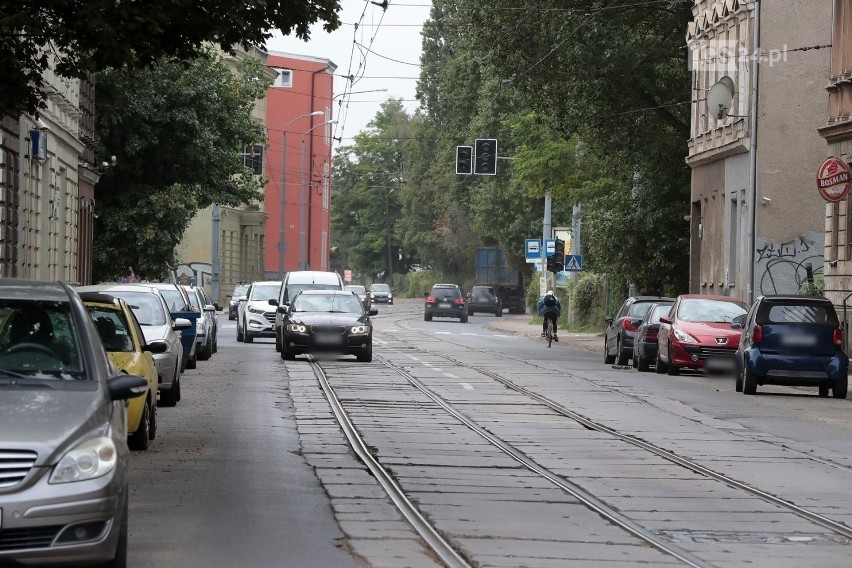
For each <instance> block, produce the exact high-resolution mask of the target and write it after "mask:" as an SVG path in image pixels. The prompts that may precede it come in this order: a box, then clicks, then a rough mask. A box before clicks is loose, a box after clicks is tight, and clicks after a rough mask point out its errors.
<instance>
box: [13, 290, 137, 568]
mask: <svg viewBox="0 0 852 568" xmlns="http://www.w3.org/2000/svg"><path fill="white" fill-rule="evenodd" d="M147 388H148V387H147V382H146V380H145V379H144V378H142V377H136V376H132V375H126V374H118V373H117V372H116V371H115V369H114V367H113V366H112V365H111V364H110V362H109V359H108V358H107V355H106V352H105V351H104V346H103V344H102V343H101V339H100V337H99V336H98V333H97V331H96V330H95V327H94V325H93V323H92V320H91V317H90V316H89V312H88V311H87V310H86V308H85V306H84V305H83V302H82V301H81V300H80V297H79V296H78V295H77V293H76V292H75V291H74V289H73V288H71V287H70V286H68V285H67V284H64V283H58V282H44V281H27V280H15V279H7V278H3V279H0V392H2V395H0V512H2V519H0V565H2V566H7V565H9V564H12V565H21V564H32V565H36V564H37V565H45V564H49V565H51V566H53V565H74V566H79V565H99V566H100V565H109V566H125V565H126V561H127V526H128V523H127V514H128V513H127V511H128V506H127V501H128V468H129V456H130V451H129V449H128V447H127V412H126V408H125V401H126V400H127V399H129V398H133V397H136V396H140V395H142V394H144V393H145V392H146V390H147Z"/></svg>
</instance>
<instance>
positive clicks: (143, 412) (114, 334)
mask: <svg viewBox="0 0 852 568" xmlns="http://www.w3.org/2000/svg"><path fill="white" fill-rule="evenodd" d="M80 298H82V300H83V303H84V304H85V305H86V308H87V309H88V310H89V315H90V316H91V317H92V321H93V322H94V324H95V328H96V329H97V330H98V335H100V337H101V342H102V343H103V344H104V349H105V350H106V352H107V357H109V360H110V362H111V363H112V365H113V367H115V370H116V371H118V372H120V373H127V374H128V375H136V376H139V377H144V378H145V380H147V381H148V391H147V392H146V393H145V396H138V397H136V398H133V399H131V400H130V402H129V404H128V407H127V445H128V446H130V449H133V450H147V449H148V442H149V440H153V439H154V437H155V436H156V435H157V366H156V364H155V363H154V357H153V355H152V353H156V352H158V351H159V350H161V349H163V348H167V347H168V346H167V345H166V344H165V343H163V342H154V343H152V344H151V345H148V344H146V342H145V336H144V335H142V328H140V327H139V322H138V321H137V320H136V316H135V315H134V314H133V310H132V309H131V307H130V306H129V305H128V303H127V302H126V301H124V300H122V299H121V298H116V297H114V296H110V295H108V294H103V293H98V292H81V293H80Z"/></svg>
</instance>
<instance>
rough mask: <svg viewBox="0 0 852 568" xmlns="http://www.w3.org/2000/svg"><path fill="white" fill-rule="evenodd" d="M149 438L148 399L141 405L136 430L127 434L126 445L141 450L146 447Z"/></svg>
mask: <svg viewBox="0 0 852 568" xmlns="http://www.w3.org/2000/svg"><path fill="white" fill-rule="evenodd" d="M150 439H151V410H150V408H149V407H148V401H145V406H143V407H142V417H141V418H139V426H137V427H136V431H135V432H134V433H132V434H131V435H130V436H128V440H127V445H128V446H130V449H131V450H137V451H143V450H147V449H148V440H150Z"/></svg>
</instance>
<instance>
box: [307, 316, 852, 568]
mask: <svg viewBox="0 0 852 568" xmlns="http://www.w3.org/2000/svg"><path fill="white" fill-rule="evenodd" d="M402 321H403V320H400V321H398V322H397V323H401V322H402ZM388 337H393V341H394V342H396V343H398V344H402V345H405V352H412V353H419V354H428V355H430V356H432V357H438V358H441V359H443V360H444V361H446V362H447V364H448V365H451V366H453V367H456V368H464V369H466V370H468V371H471V372H473V373H478V374H480V375H482V376H484V377H488V378H490V379H491V380H493V381H496V382H497V383H499V384H500V385H502V386H503V387H505V388H506V389H509V390H510V391H512V392H515V393H517V394H519V395H522V396H524V397H526V398H528V399H530V400H532V401H534V402H535V403H537V404H540V405H542V406H544V407H546V408H548V409H549V410H550V411H552V412H554V413H556V414H558V415H560V416H562V417H565V418H567V419H570V420H572V421H574V422H576V423H577V424H580V425H581V426H583V428H585V429H587V430H592V431H595V432H598V433H601V434H605V435H607V436H610V437H612V438H614V439H616V440H619V441H620V442H623V443H626V444H629V445H631V446H633V447H636V448H639V449H641V450H643V451H645V452H649V453H651V454H653V455H655V456H657V457H659V458H662V459H664V460H666V461H668V462H670V463H672V464H675V465H677V466H679V467H682V468H684V469H686V470H689V471H691V472H693V473H695V474H698V475H701V476H704V477H706V478H708V479H712V480H714V481H717V482H719V483H722V484H724V485H726V486H727V487H729V488H732V489H735V490H738V491H742V492H744V493H746V494H748V495H750V496H751V497H755V498H757V499H760V500H762V501H764V502H766V503H770V504H772V505H774V506H776V507H779V508H781V509H783V510H786V511H788V512H789V513H791V514H794V515H796V516H798V517H800V518H802V519H805V520H807V521H808V522H810V523H813V524H815V525H817V526H820V527H822V528H823V529H827V530H828V531H831V532H833V533H835V534H837V535H839V536H842V537H843V538H844V539H850V540H852V528H850V527H849V526H847V525H846V524H844V523H841V522H837V521H834V520H832V519H830V518H827V517H825V516H824V515H821V514H819V513H816V512H814V511H810V510H808V509H806V508H804V507H800V506H798V505H796V504H795V503H792V502H790V501H787V500H785V499H783V498H780V497H777V496H775V495H772V494H770V493H768V492H766V491H763V490H761V489H760V488H758V487H754V486H752V485H749V484H747V483H743V482H741V481H738V480H736V479H733V478H731V477H730V476H728V475H725V474H723V473H720V472H717V471H714V470H712V469H710V468H707V467H705V466H703V465H701V464H700V463H697V462H695V461H693V460H690V459H688V458H684V457H682V456H679V455H677V454H675V453H673V452H671V451H669V450H668V449H666V448H664V447H662V446H659V445H656V444H654V443H651V442H648V441H646V440H642V439H639V438H637V437H636V436H634V435H631V434H628V433H623V432H619V431H617V430H615V429H613V428H610V427H609V426H607V425H606V424H603V423H600V422H597V421H595V420H593V419H591V418H589V417H587V416H584V415H582V414H580V413H578V412H576V411H573V410H571V409H570V408H567V407H566V406H564V405H563V404H561V403H559V402H557V401H555V400H553V399H550V398H548V397H546V396H544V395H542V394H540V393H537V392H534V391H532V390H530V389H529V388H526V387H524V386H521V385H518V384H516V383H514V382H513V381H511V380H509V379H507V378H506V377H504V376H502V375H500V374H499V373H495V372H493V371H491V370H489V369H486V368H483V367H480V366H477V365H472V364H469V363H466V362H464V361H461V360H459V359H458V358H456V357H453V356H450V355H446V354H444V353H440V352H436V351H431V350H428V349H424V348H422V347H421V346H419V345H416V344H414V342H412V341H408V340H406V339H401V338H398V337H394V336H392V334H388ZM432 339H434V337H433V338H432ZM439 339H440V340H441V341H444V340H443V339H442V338H439ZM391 350H392V348H391ZM398 352H402V351H398ZM501 357H505V358H506V359H510V360H514V361H519V362H524V363H528V364H529V362H527V361H525V360H522V359H518V358H515V357H510V356H506V355H504V354H501ZM374 358H375V360H376V362H378V363H380V364H382V365H383V366H384V367H385V368H387V369H389V370H391V371H392V372H393V373H396V374H397V375H399V376H400V377H402V378H403V379H404V380H405V381H407V382H408V383H409V384H410V385H411V386H412V387H413V388H415V389H417V390H418V391H419V392H421V393H422V394H423V395H425V396H426V397H428V398H429V399H430V400H431V401H432V402H433V403H434V404H436V405H437V406H439V407H440V408H442V409H443V410H444V411H445V412H446V413H447V414H449V415H451V416H452V417H453V418H455V419H456V420H458V421H459V422H460V423H461V424H463V425H464V426H465V427H467V428H469V429H470V430H472V431H473V432H475V433H476V434H477V435H479V436H480V437H482V438H483V439H485V440H487V441H488V443H489V444H491V445H493V446H494V447H495V448H497V449H499V450H500V451H501V452H503V453H504V454H505V455H507V456H509V457H510V458H512V459H513V460H515V461H516V462H518V463H519V464H521V465H522V466H523V467H524V468H526V469H527V470H528V471H530V472H532V473H534V474H536V475H538V476H540V477H541V478H543V479H546V480H547V481H548V482H550V483H552V484H553V485H554V486H556V487H558V488H559V489H561V490H562V491H564V492H565V493H567V494H569V495H571V496H573V497H574V498H575V499H577V500H578V501H579V502H580V503H582V504H584V505H585V506H586V507H588V508H589V509H590V510H592V511H594V512H596V513H597V514H599V515H600V516H601V517H603V518H605V519H606V520H608V521H609V522H611V523H612V524H614V525H616V526H618V527H620V528H622V529H623V530H625V531H626V532H628V533H629V534H631V535H633V536H634V537H636V538H638V539H639V540H641V541H642V542H644V543H646V544H647V545H649V546H651V547H653V548H655V549H656V550H658V551H660V552H662V553H664V554H666V555H669V556H671V557H672V558H675V559H677V560H678V561H679V562H681V563H682V564H684V565H687V566H694V567H702V568H705V567H711V566H714V564H712V563H708V562H706V561H705V560H703V559H701V558H699V557H697V556H696V555H694V554H692V553H691V552H689V551H687V550H684V549H683V548H682V547H680V546H677V545H676V544H675V543H674V542H673V541H672V538H671V536H670V535H669V536H666V535H664V534H660V533H658V532H654V531H652V530H649V529H647V528H645V527H643V526H642V525H641V524H640V523H637V522H635V521H633V520H631V519H630V518H629V517H627V516H626V515H623V514H621V513H620V512H619V511H618V510H616V509H615V508H613V507H612V506H610V505H608V504H607V503H606V502H604V501H603V500H601V499H599V498H597V497H596V496H595V495H593V494H591V493H590V492H588V491H587V490H585V489H584V488H583V487H581V486H579V485H577V484H575V483H573V482H571V481H570V479H567V478H566V477H565V476H563V475H560V474H558V473H556V472H554V471H552V470H550V469H548V468H547V467H545V466H543V465H540V464H539V463H537V462H536V461H535V460H533V459H531V458H530V457H528V456H527V455H526V454H525V453H524V452H523V451H522V450H521V449H519V448H517V447H515V446H513V445H511V444H510V443H508V442H506V441H504V440H502V439H500V438H499V437H498V436H497V435H495V434H493V433H492V432H490V431H489V430H488V429H486V428H485V427H483V426H482V425H480V424H478V423H477V422H476V421H475V420H474V419H472V418H470V417H469V416H467V415H466V414H465V413H463V412H461V411H460V410H458V409H457V408H456V407H455V405H454V404H453V403H452V402H451V401H449V400H448V399H446V398H444V397H442V396H441V395H440V394H439V393H437V392H436V391H435V390H433V389H432V388H430V387H429V386H427V385H425V384H424V383H423V381H421V380H419V379H418V378H417V377H415V376H414V375H413V374H412V373H411V372H409V371H408V370H406V369H407V368H409V367H406V366H401V365H399V364H395V363H394V362H393V361H391V360H390V359H389V358H387V357H385V356H382V355H375V354H374ZM308 359H309V363H310V365H311V368H312V369H313V372H314V374H315V376H316V377H317V380H318V381H319V383H320V385H321V388H322V390H323V392H324V393H325V396H326V399H327V400H328V402H329V404H330V406H331V407H332V409H333V413H334V415H335V418H336V420H337V421H338V423H339V424H340V427H341V428H342V429H343V431H344V433H345V435H346V437H347V439H348V441H349V444H350V446H351V447H352V448H353V450H354V451H355V453H356V454H357V455H358V458H359V459H360V460H361V461H362V462H363V463H364V464H365V466H367V467H368V469H369V470H370V472H371V473H372V475H373V476H374V477H375V478H376V480H377V481H378V482H379V484H380V485H381V486H382V488H383V489H384V491H385V492H386V493H387V495H388V496H389V498H390V500H391V501H392V502H393V503H394V505H395V506H396V507H397V509H398V510H399V511H400V513H401V514H402V515H403V517H404V518H405V519H406V520H407V521H408V522H409V524H410V525H411V526H412V528H413V529H414V530H415V531H416V532H417V533H418V535H420V537H421V538H422V539H423V541H424V543H425V544H426V546H427V547H428V548H429V549H430V550H432V551H433V552H434V553H435V555H436V556H437V557H438V558H439V559H440V560H441V562H443V563H444V564H445V565H446V566H452V567H456V566H459V567H469V566H473V565H475V563H472V562H471V561H470V560H468V559H467V558H466V557H465V556H464V554H463V553H464V551H463V550H462V551H461V552H460V551H459V550H457V548H460V546H459V545H458V544H456V545H455V546H454V545H453V544H452V542H451V539H450V538H449V537H446V536H445V535H442V534H441V533H440V532H439V531H438V530H437V529H436V528H435V527H434V526H433V525H432V524H431V522H430V521H429V520H428V519H427V518H426V517H425V516H424V515H423V514H422V513H421V512H420V511H419V509H418V506H417V505H415V504H414V503H413V502H412V500H410V499H409V497H408V496H406V494H405V491H404V489H403V488H402V487H401V486H400V484H399V483H398V482H397V480H396V479H395V477H394V475H393V474H392V473H390V472H389V471H387V470H386V469H385V467H383V466H382V464H381V463H380V462H379V461H378V460H377V459H376V457H375V456H374V451H371V449H370V447H369V446H368V445H367V444H366V443H365V442H364V440H363V438H362V437H361V434H359V432H358V430H357V429H356V427H355V424H353V422H352V420H351V419H350V418H349V415H348V413H347V411H346V408H345V407H344V405H343V404H342V403H341V401H340V400H339V399H338V397H337V394H336V392H335V388H334V385H333V382H334V381H333V378H332V379H331V380H330V379H329V375H328V373H327V370H326V369H324V368H323V365H322V364H320V362H318V361H317V360H316V359H314V358H313V357H309V358H308ZM531 365H532V366H533V367H534V368H538V369H541V370H546V371H548V372H552V369H548V368H546V367H544V366H541V365H538V364H531ZM336 372H338V369H333V370H332V375H333V374H334V373H336ZM578 378H582V377H578ZM612 390H613V392H617V391H616V390H615V389H612ZM619 394H622V395H624V396H630V395H627V394H625V393H622V392H619ZM637 400H639V401H641V399H638V398H637ZM641 402H643V403H644V401H641ZM785 447H786V446H785ZM788 450H789V448H788ZM807 457H809V458H811V459H814V461H817V462H820V463H822V462H823V461H825V462H827V463H825V465H829V466H832V465H835V464H832V463H831V462H830V461H829V460H821V459H820V458H815V457H813V456H807ZM836 465H837V466H838V467H841V468H843V469H847V468H846V467H845V466H843V465H842V464H836ZM416 501H417V500H416V499H415V502H416ZM845 543H846V544H848V541H846V542H845Z"/></svg>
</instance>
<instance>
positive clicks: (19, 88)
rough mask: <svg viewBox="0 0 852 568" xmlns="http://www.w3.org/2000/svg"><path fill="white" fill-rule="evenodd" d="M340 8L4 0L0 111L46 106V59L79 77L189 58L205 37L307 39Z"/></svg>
mask: <svg viewBox="0 0 852 568" xmlns="http://www.w3.org/2000/svg"><path fill="white" fill-rule="evenodd" d="M339 11H340V2H339V0H264V1H259V0H253V1H249V2H240V1H237V0H219V1H217V2H211V1H209V0H146V1H145V2H132V1H122V0H119V1H116V0H86V1H85V2H80V1H79V0H49V1H47V2H29V1H26V0H8V1H7V2H4V8H3V10H0V67H1V68H2V69H3V80H2V81H0V116H3V115H7V114H8V115H15V114H17V113H18V112H20V111H24V110H26V111H29V112H36V111H37V109H38V108H39V107H41V106H43V104H44V96H45V94H44V83H43V81H42V76H43V74H44V71H45V70H46V69H47V68H48V67H53V69H54V70H55V71H56V73H57V74H58V75H60V76H62V77H69V78H72V77H77V78H83V77H85V76H86V74H87V73H90V72H98V71H103V70H106V69H110V68H115V69H122V68H125V67H130V68H140V67H145V66H149V65H153V64H155V63H157V62H158V61H160V60H161V59H163V58H166V57H174V58H177V59H181V60H191V59H193V58H195V57H196V56H198V55H199V54H201V53H202V51H203V45H204V44H205V43H207V42H210V43H213V44H214V45H217V46H220V47H221V48H222V49H223V50H225V51H229V50H230V49H231V48H232V47H233V46H235V45H263V44H264V43H265V41H266V40H267V39H269V38H270V37H271V36H272V30H276V29H277V30H281V32H283V33H284V35H290V34H291V33H294V32H295V34H296V36H297V37H299V38H302V39H307V38H308V37H309V26H310V25H311V24H313V23H315V22H319V21H322V22H325V25H324V28H325V30H326V31H332V30H334V29H336V28H338V27H339V26H340V20H339V18H338V12H339Z"/></svg>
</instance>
